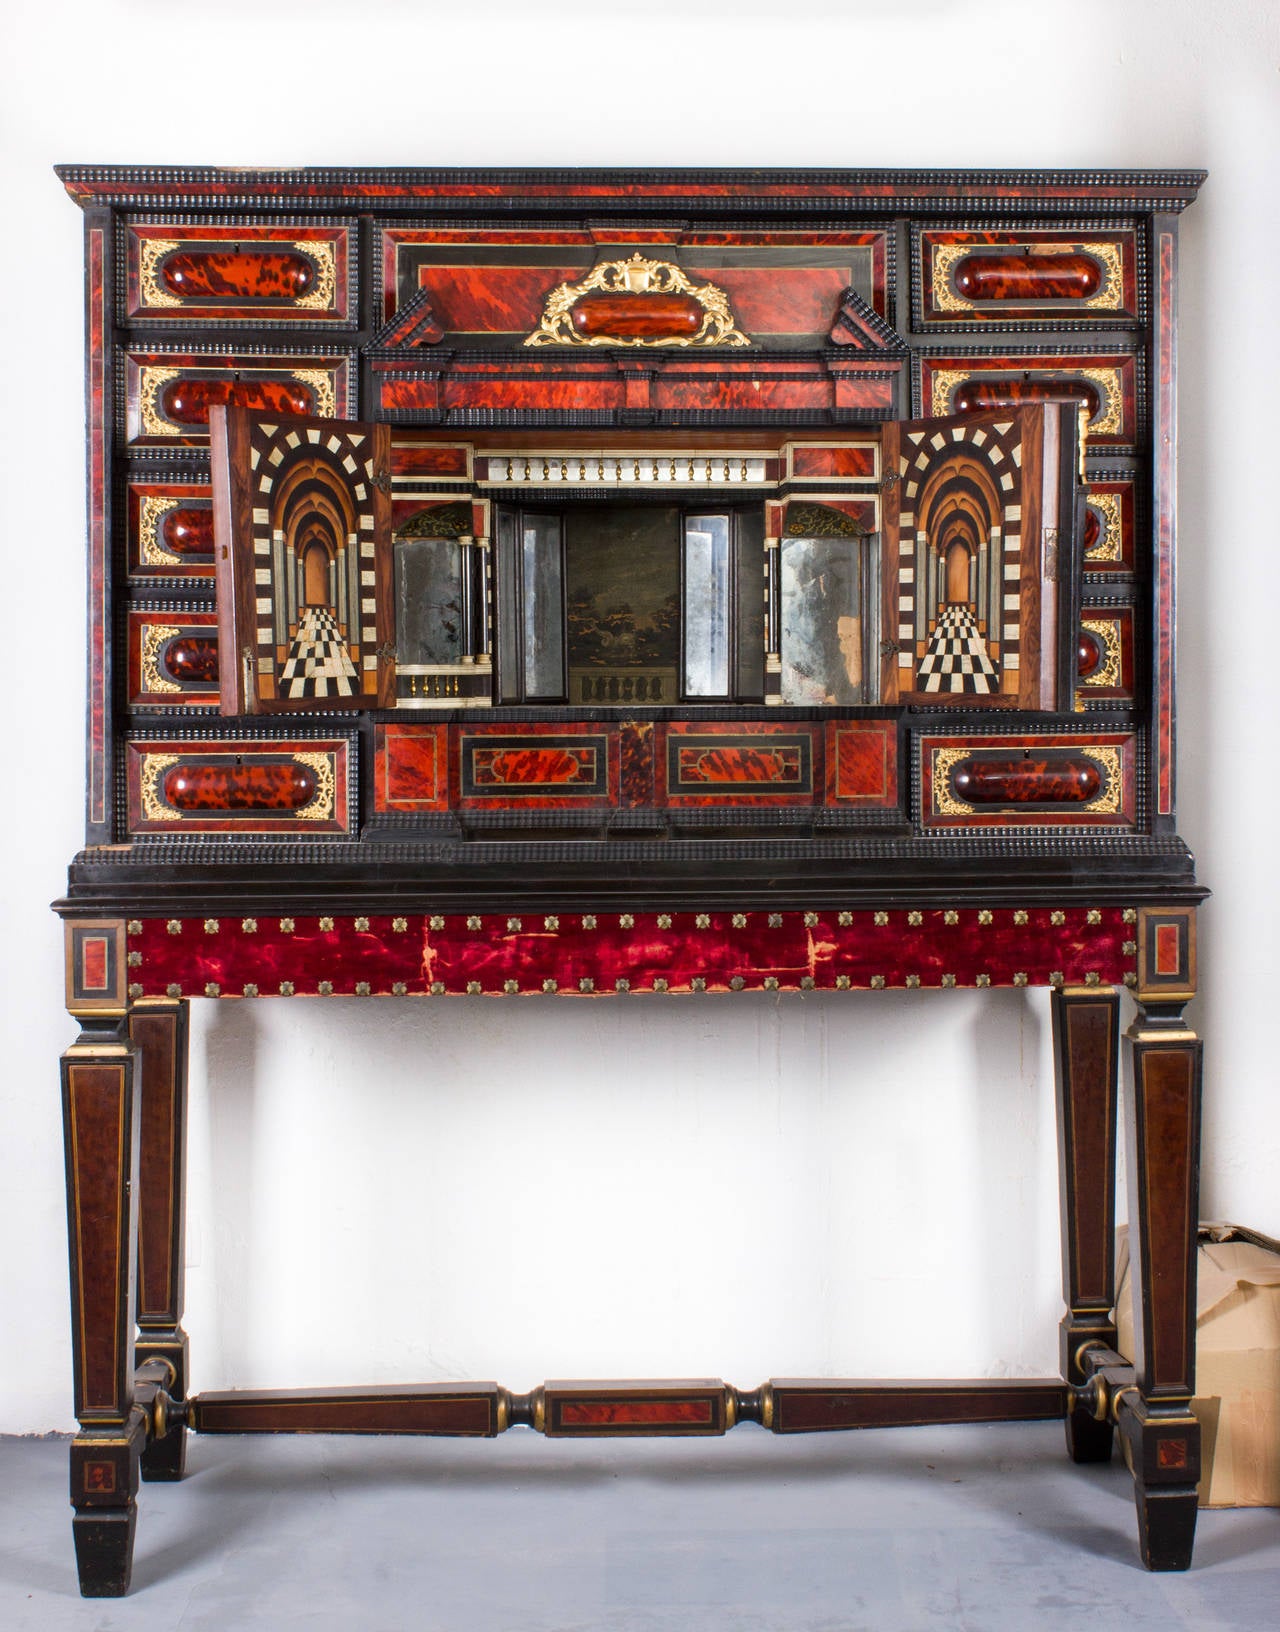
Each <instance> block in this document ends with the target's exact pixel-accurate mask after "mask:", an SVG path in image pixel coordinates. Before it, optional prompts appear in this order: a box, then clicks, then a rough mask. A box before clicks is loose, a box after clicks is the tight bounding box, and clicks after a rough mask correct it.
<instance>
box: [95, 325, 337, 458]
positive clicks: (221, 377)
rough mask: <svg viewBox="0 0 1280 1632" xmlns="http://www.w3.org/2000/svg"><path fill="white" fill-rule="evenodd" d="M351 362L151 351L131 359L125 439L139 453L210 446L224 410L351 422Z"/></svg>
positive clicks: (304, 355) (205, 350)
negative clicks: (216, 418) (216, 414)
mask: <svg viewBox="0 0 1280 1632" xmlns="http://www.w3.org/2000/svg"><path fill="white" fill-rule="evenodd" d="M351 371H352V358H351V356H350V355H349V354H347V353H345V352H343V353H336V352H331V353H329V354H328V355H316V354H315V353H314V352H298V351H294V350H286V349H284V348H282V349H281V350H280V351H278V352H260V351H258V350H257V349H256V348H255V349H254V350H252V351H245V352H228V351H224V350H221V349H220V348H217V347H199V348H196V347H191V348H188V349H184V350H178V349H174V350H170V349H168V348H167V347H159V346H156V347H152V348H150V349H148V350H145V351H144V350H136V351H130V352H128V353H127V354H126V358H125V370H124V374H125V404H124V412H125V436H126V439H127V440H128V442H129V443H130V444H131V445H132V446H135V447H191V446H201V445H204V444H207V442H208V440H209V410H210V408H212V407H214V406H215V405H216V404H219V403H229V404H234V405H236V406H239V407H246V408H252V409H254V410H256V411H257V412H259V413H263V414H288V415H290V416H298V415H303V416H312V417H315V418H318V419H344V418H346V416H347V414H348V412H349V410H350V407H351V404H352V402H353V400H354V399H353V396H352V390H351Z"/></svg>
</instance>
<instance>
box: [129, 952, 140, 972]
mask: <svg viewBox="0 0 1280 1632" xmlns="http://www.w3.org/2000/svg"><path fill="white" fill-rule="evenodd" d="M128 963H129V967H130V969H137V968H138V967H139V966H140V964H141V963H142V953H141V952H130V954H129V958H128Z"/></svg>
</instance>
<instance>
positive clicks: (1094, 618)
mask: <svg viewBox="0 0 1280 1632" xmlns="http://www.w3.org/2000/svg"><path fill="white" fill-rule="evenodd" d="M1133 638H1134V625H1133V608H1132V607H1131V606H1086V607H1085V608H1084V610H1083V613H1082V615H1081V618H1080V638H1079V643H1078V649H1077V674H1078V686H1077V692H1076V701H1077V703H1089V702H1099V703H1111V702H1129V701H1131V700H1132V698H1133V677H1134V673H1135V667H1134V650H1133Z"/></svg>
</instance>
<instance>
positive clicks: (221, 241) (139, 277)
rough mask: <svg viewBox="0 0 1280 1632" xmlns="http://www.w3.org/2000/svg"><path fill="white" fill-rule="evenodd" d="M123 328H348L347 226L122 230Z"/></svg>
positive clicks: (350, 272)
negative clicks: (305, 325) (240, 325)
mask: <svg viewBox="0 0 1280 1632" xmlns="http://www.w3.org/2000/svg"><path fill="white" fill-rule="evenodd" d="M124 237H125V283H126V287H125V311H124V317H125V320H126V321H128V322H132V323H145V324H147V325H148V326H149V327H150V326H152V325H160V324H166V323H181V324H184V325H188V324H193V323H194V324H206V323H241V322H249V323H253V324H255V325H257V324H270V323H289V324H292V325H294V326H296V325H298V324H300V323H327V324H334V325H339V326H343V327H347V328H350V327H352V326H354V323H355V314H356V312H357V310H358V308H357V305H356V289H355V269H356V255H355V250H354V242H355V240H354V229H353V227H352V225H351V224H350V223H327V224H314V223H312V224H305V223H302V222H296V223H293V222H281V223H279V224H276V225H272V226H270V227H263V226H260V225H255V224H254V223H252V222H247V221H239V222H236V221H232V222H228V223H218V224H217V225H210V226H192V225H191V224H189V223H170V222H145V223H141V222H129V223H127V224H126V226H125V228H124Z"/></svg>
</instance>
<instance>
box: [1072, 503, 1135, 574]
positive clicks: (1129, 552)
mask: <svg viewBox="0 0 1280 1632" xmlns="http://www.w3.org/2000/svg"><path fill="white" fill-rule="evenodd" d="M1133 539H1134V525H1133V482H1132V481H1131V480H1124V481H1107V482H1090V483H1089V485H1088V487H1086V488H1085V517H1084V567H1085V571H1086V572H1132V571H1133V562H1134V554H1133Z"/></svg>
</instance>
